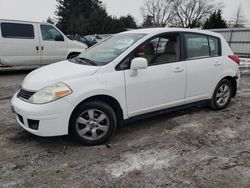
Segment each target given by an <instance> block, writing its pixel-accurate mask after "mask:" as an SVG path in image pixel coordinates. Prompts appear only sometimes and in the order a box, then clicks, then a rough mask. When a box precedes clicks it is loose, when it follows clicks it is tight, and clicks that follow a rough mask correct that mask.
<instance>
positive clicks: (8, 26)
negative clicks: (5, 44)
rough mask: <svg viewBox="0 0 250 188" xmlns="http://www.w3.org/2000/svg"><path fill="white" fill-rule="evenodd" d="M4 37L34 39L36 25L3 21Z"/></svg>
mask: <svg viewBox="0 0 250 188" xmlns="http://www.w3.org/2000/svg"><path fill="white" fill-rule="evenodd" d="M1 31H2V37H3V38H19V39H34V37H35V35H34V27H33V25H31V24H19V23H1Z"/></svg>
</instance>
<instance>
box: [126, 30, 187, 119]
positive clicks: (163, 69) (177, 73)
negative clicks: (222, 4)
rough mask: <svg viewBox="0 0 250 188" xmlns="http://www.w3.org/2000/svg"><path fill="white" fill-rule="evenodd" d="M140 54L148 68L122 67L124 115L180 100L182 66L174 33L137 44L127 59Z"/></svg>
mask: <svg viewBox="0 0 250 188" xmlns="http://www.w3.org/2000/svg"><path fill="white" fill-rule="evenodd" d="M135 57H143V58H146V59H147V60H148V68H147V69H143V70H138V72H137V74H136V75H133V74H132V70H129V69H127V70H125V71H124V74H125V83H126V97H127V109H128V116H129V117H132V116H135V115H139V114H143V113H147V112H153V111H156V110H161V109H164V108H168V107H173V106H177V105H181V104H183V103H184V96H185V84H186V83H185V82H186V67H185V62H183V61H180V38H179V35H178V34H176V33H175V34H166V35H163V36H159V37H155V38H153V39H152V40H149V41H147V42H146V43H145V44H143V45H141V46H140V47H138V48H137V49H136V50H135V51H134V52H133V53H132V55H131V56H130V57H128V58H127V59H125V60H124V64H126V63H127V62H128V59H130V60H131V59H133V58H135ZM126 61H127V62H126Z"/></svg>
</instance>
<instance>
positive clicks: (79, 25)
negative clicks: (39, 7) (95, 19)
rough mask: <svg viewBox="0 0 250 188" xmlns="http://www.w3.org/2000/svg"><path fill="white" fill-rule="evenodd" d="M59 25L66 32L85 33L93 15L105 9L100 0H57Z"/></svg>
mask: <svg viewBox="0 0 250 188" xmlns="http://www.w3.org/2000/svg"><path fill="white" fill-rule="evenodd" d="M57 3H58V4H57V8H56V11H55V15H56V16H57V27H58V28H60V29H61V30H62V31H63V32H64V33H66V34H75V33H78V34H85V26H86V25H87V23H86V22H87V20H88V19H89V18H90V17H91V15H92V14H93V13H94V12H95V11H97V10H100V9H103V7H102V6H101V2H100V1H99V0H57Z"/></svg>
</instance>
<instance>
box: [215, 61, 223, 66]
mask: <svg viewBox="0 0 250 188" xmlns="http://www.w3.org/2000/svg"><path fill="white" fill-rule="evenodd" d="M221 64H222V63H221V62H219V61H216V62H215V63H214V66H220V65H221Z"/></svg>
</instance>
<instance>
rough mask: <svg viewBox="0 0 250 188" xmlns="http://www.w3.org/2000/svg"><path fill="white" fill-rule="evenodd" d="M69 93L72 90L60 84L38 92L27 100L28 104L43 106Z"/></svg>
mask: <svg viewBox="0 0 250 188" xmlns="http://www.w3.org/2000/svg"><path fill="white" fill-rule="evenodd" d="M71 93H72V90H71V89H70V88H69V87H68V86H67V85H66V84H64V83H61V82H60V83H57V84H53V85H50V86H47V87H45V88H43V89H41V90H39V91H38V92H36V93H35V94H34V95H33V96H32V97H31V98H30V99H29V102H30V103H33V104H45V103H49V102H52V101H55V100H57V99H60V98H62V97H65V96H67V95H69V94H71Z"/></svg>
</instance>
